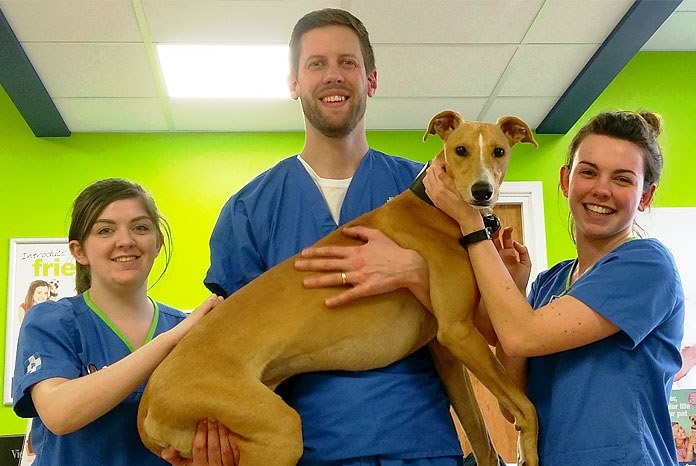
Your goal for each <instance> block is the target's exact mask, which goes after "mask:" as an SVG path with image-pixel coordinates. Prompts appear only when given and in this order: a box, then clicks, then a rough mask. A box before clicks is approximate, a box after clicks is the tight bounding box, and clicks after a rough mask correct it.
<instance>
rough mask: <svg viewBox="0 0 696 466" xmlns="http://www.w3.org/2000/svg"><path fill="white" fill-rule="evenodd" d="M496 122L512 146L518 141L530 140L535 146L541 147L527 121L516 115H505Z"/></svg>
mask: <svg viewBox="0 0 696 466" xmlns="http://www.w3.org/2000/svg"><path fill="white" fill-rule="evenodd" d="M495 124H496V125H497V126H498V127H499V128H500V129H501V130H502V131H503V134H504V135H505V137H506V138H507V139H508V142H509V143H510V147H512V146H514V145H515V144H517V143H518V142H528V143H530V144H533V145H534V147H539V144H537V142H536V139H534V135H533V134H532V130H531V129H529V126H527V123H525V122H524V121H522V120H520V119H519V118H517V117H516V116H504V117H500V118H498V120H497V121H496V122H495Z"/></svg>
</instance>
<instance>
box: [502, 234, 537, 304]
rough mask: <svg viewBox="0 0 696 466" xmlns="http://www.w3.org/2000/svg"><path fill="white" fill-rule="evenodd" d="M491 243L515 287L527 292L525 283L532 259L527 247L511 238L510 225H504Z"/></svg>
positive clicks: (527, 279) (524, 292)
mask: <svg viewBox="0 0 696 466" xmlns="http://www.w3.org/2000/svg"><path fill="white" fill-rule="evenodd" d="M493 244H495V248H496V249H497V250H498V254H499V255H500V258H501V259H502V261H503V264H505V268H507V270H508V272H510V276H512V279H513V280H514V281H515V285H517V289H518V290H520V291H521V292H522V293H523V294H525V295H526V294H527V283H528V282H529V275H530V273H531V272H532V261H531V259H530V258H529V251H527V247H526V246H525V245H523V244H520V243H518V242H517V241H513V240H512V227H506V228H504V229H503V231H502V232H501V233H499V234H498V235H496V237H495V238H493Z"/></svg>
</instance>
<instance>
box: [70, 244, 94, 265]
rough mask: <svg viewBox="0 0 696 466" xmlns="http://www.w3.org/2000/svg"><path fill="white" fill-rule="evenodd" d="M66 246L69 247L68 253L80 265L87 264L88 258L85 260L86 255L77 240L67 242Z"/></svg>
mask: <svg viewBox="0 0 696 466" xmlns="http://www.w3.org/2000/svg"><path fill="white" fill-rule="evenodd" d="M68 248H70V254H72V256H73V257H74V258H75V260H76V261H77V262H78V263H79V264H81V265H89V260H87V255H86V254H85V252H84V250H83V249H82V246H81V245H80V243H79V242H78V241H77V240H72V241H70V243H68Z"/></svg>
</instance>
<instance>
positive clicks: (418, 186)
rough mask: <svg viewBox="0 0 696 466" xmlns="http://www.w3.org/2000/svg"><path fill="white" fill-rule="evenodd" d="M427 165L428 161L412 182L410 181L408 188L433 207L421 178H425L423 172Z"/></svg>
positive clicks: (428, 164)
mask: <svg viewBox="0 0 696 466" xmlns="http://www.w3.org/2000/svg"><path fill="white" fill-rule="evenodd" d="M429 166H430V162H428V163H427V164H425V167H423V169H422V170H421V171H420V173H418V176H416V179H415V180H413V183H411V186H409V187H408V189H410V190H411V191H412V192H413V194H415V195H416V196H418V197H419V198H420V199H421V200H423V201H425V202H427V203H428V204H430V205H431V206H433V207H435V204H433V201H432V200H431V199H430V198H429V197H428V194H427V193H426V192H425V186H423V178H425V173H426V170H427V169H428V167H429Z"/></svg>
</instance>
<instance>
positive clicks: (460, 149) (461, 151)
mask: <svg viewBox="0 0 696 466" xmlns="http://www.w3.org/2000/svg"><path fill="white" fill-rule="evenodd" d="M454 153H455V154H457V155H461V156H465V155H466V147H464V146H457V147H455V148H454Z"/></svg>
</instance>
